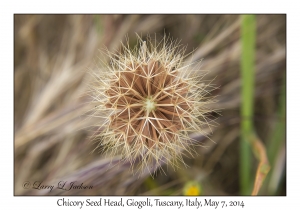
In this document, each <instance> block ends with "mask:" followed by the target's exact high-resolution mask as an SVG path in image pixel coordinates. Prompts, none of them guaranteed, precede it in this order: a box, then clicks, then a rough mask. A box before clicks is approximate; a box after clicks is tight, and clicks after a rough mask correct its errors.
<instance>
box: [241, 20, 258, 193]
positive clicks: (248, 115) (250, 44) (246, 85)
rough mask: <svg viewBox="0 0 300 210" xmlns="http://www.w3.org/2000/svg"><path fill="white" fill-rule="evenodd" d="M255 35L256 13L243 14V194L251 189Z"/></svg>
mask: <svg viewBox="0 0 300 210" xmlns="http://www.w3.org/2000/svg"><path fill="white" fill-rule="evenodd" d="M255 36H256V24H255V16H254V15H242V24H241V45H242V48H241V49H242V55H241V79H242V90H241V99H242V106H241V117H242V122H241V141H240V157H241V158H240V189H241V194H242V195H249V194H250V190H251V183H252V180H253V179H252V177H251V176H250V174H251V148H250V136H251V134H252V132H253V122H252V117H253V99H254V78H255V41H256V40H255Z"/></svg>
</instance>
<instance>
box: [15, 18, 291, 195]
mask: <svg viewBox="0 0 300 210" xmlns="http://www.w3.org/2000/svg"><path fill="white" fill-rule="evenodd" d="M247 30H248V31H247ZM136 33H137V34H139V35H141V36H142V37H146V36H147V35H148V34H149V35H150V36H151V37H154V36H157V37H163V35H164V34H167V35H170V37H172V38H173V39H177V40H180V41H181V44H182V45H183V46H186V48H187V49H186V53H187V54H188V53H190V52H192V51H193V55H192V56H188V57H187V60H188V59H190V60H191V61H197V60H200V59H202V58H203V61H202V63H201V69H202V70H206V71H207V72H208V73H207V75H206V77H205V79H207V80H213V82H212V83H213V85H214V86H215V87H218V88H217V89H214V90H213V91H212V92H211V96H216V99H217V102H216V103H215V104H214V105H213V107H212V108H213V109H216V110H219V113H220V114H219V115H217V119H216V123H217V124H218V125H217V126H214V127H213V128H212V130H213V132H212V134H211V135H209V138H210V139H212V140H213V141H214V142H213V141H211V140H210V139H209V138H207V137H204V136H199V134H191V135H193V137H195V138H197V139H199V141H201V142H203V143H204V144H205V147H197V148H196V150H197V153H198V155H197V156H196V157H187V158H185V163H186V164H187V165H188V167H185V166H184V165H182V167H181V169H176V170H174V169H173V168H171V167H168V166H165V165H164V166H163V167H162V169H163V171H164V172H162V171H158V173H156V174H154V175H153V176H150V174H149V173H143V174H142V175H140V176H138V175H133V174H132V173H131V169H130V164H129V163H126V162H124V163H122V164H117V163H119V159H118V158H115V159H113V160H111V159H108V158H107V157H105V156H104V155H103V154H101V153H99V152H92V151H93V149H94V148H95V146H96V145H95V144H94V143H93V142H91V139H90V136H91V135H92V133H93V129H90V126H91V125H94V124H95V123H98V122H97V119H93V118H89V119H88V120H87V118H86V116H85V113H86V111H87V110H89V108H90V105H89V102H90V101H91V98H90V97H89V96H88V95H87V94H85V92H86V91H87V86H88V83H89V81H90V79H91V78H90V76H89V75H88V74H87V73H86V71H87V69H96V68H97V63H98V62H99V60H100V59H101V60H107V57H105V56H104V55H102V54H100V53H99V50H101V49H103V48H105V47H107V48H108V49H109V50H110V51H112V52H116V51H118V49H120V46H121V41H125V40H126V36H128V38H129V44H130V46H134V45H135V44H136V43H137V38H136ZM251 78H252V79H251ZM285 87H286V16H285V15H254V16H251V17H250V18H248V19H247V17H245V16H242V15H15V16H14V132H15V133H14V137H15V139H14V193H15V195H250V194H251V192H252V190H253V188H255V187H256V188H258V189H259V192H258V195H286V119H285V118H286V110H285V109H286V108H285V107H286V98H285V95H286V89H285ZM244 90H246V91H244ZM247 104H248V105H249V104H250V105H249V106H250V109H248V110H249V112H248V114H247V108H245V109H244V108H243V107H247ZM252 105H253V107H252V108H251V106H252ZM249 106H248V107H249ZM245 110H246V111H245ZM245 113H246V114H245ZM213 114H214V113H213ZM242 116H244V117H242ZM245 122H246V123H245ZM247 122H248V123H250V124H251V126H250V127H251V128H250V130H251V134H249V132H248V133H247V128H246V129H244V128H245V127H247ZM252 133H254V135H252ZM197 135H198V136H197ZM253 136H254V137H253ZM247 139H248V140H247ZM249 139H250V140H249ZM251 139H252V140H251ZM253 139H255V140H253ZM116 164H117V165H116ZM114 165H116V166H114ZM113 166H114V167H113ZM257 170H258V172H257ZM264 176H265V180H264V182H263V183H262V184H257V183H256V182H255V179H256V178H259V177H264ZM60 181H67V182H68V183H70V182H76V184H75V185H81V183H83V185H84V186H93V188H92V189H71V190H61V189H53V190H51V191H50V190H49V189H44V190H37V189H34V187H36V188H42V187H43V186H47V185H54V186H55V188H56V186H57V184H58V183H59V182H60ZM25 182H27V184H24V183H25ZM28 182H29V184H28ZM35 182H36V183H35Z"/></svg>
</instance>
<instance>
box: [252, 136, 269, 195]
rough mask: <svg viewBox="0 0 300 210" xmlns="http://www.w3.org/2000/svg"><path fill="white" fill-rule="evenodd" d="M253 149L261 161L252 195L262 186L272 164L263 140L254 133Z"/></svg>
mask: <svg viewBox="0 0 300 210" xmlns="http://www.w3.org/2000/svg"><path fill="white" fill-rule="evenodd" d="M251 144H252V150H253V152H254V154H256V156H257V159H258V161H259V164H258V167H257V170H256V177H255V182H254V187H253V191H252V194H251V195H257V194H258V192H259V189H260V188H261V186H262V184H263V181H264V179H265V178H266V176H267V174H268V173H269V171H270V165H269V161H268V157H267V153H266V148H265V146H264V144H263V143H262V141H261V140H260V139H259V138H258V137H257V136H256V135H253V136H252V139H251Z"/></svg>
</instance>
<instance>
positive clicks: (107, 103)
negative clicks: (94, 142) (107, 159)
mask: <svg viewBox="0 0 300 210" xmlns="http://www.w3.org/2000/svg"><path fill="white" fill-rule="evenodd" d="M138 38H139V37H138ZM166 43H168V38H164V39H163V40H162V41H161V42H160V43H159V44H158V45H156V44H155V45H153V44H152V43H151V41H149V42H148V47H147V43H146V42H145V41H142V40H141V39H140V38H139V45H138V47H136V48H135V50H133V51H131V50H130V49H129V47H125V46H123V50H122V53H119V54H117V55H110V59H111V63H110V65H106V66H105V68H103V69H101V72H99V74H97V76H96V77H95V83H94V84H93V86H92V88H93V93H94V94H93V96H94V98H95V102H96V103H97V106H96V115H97V116H101V117H105V118H106V120H105V122H104V123H103V124H102V125H101V126H100V127H101V133H100V136H101V137H102V141H101V142H100V144H99V145H98V147H102V146H106V147H105V148H106V152H108V153H109V154H111V155H119V154H121V155H123V157H124V158H125V159H127V160H129V161H130V162H131V163H134V162H135V161H136V159H138V158H140V160H141V163H142V164H141V168H142V169H144V168H148V169H150V168H152V167H156V166H160V165H161V164H162V163H172V165H176V163H177V162H178V160H179V161H181V162H183V158H182V152H184V151H188V152H189V153H191V151H192V150H193V149H192V147H190V145H195V144H196V142H195V141H194V140H193V139H190V138H189V134H190V133H191V132H193V131H196V132H201V131H202V128H201V125H202V124H207V123H206V121H205V120H203V117H204V115H205V114H206V113H207V112H209V111H210V110H209V109H207V108H206V107H205V104H207V102H208V101H207V100H206V99H205V95H206V94H207V92H206V91H205V90H204V87H203V85H199V84H200V82H201V77H202V75H200V74H199V69H192V68H191V67H190V66H191V65H190V64H184V63H183V58H184V57H183V56H182V54H183V50H180V49H179V48H178V44H177V43H174V42H173V43H171V44H166ZM201 83H202V82H201ZM201 118H202V120H201Z"/></svg>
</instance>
